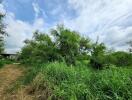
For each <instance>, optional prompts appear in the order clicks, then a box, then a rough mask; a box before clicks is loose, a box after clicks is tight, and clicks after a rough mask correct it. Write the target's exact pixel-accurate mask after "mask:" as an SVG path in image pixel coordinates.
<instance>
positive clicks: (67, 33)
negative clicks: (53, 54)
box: [51, 25, 81, 64]
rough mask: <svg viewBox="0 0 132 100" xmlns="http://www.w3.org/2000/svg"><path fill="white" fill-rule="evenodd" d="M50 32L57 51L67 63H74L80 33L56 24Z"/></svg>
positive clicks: (77, 52)
mask: <svg viewBox="0 0 132 100" xmlns="http://www.w3.org/2000/svg"><path fill="white" fill-rule="evenodd" d="M51 34H52V35H53V37H54V40H55V45H56V47H57V48H58V53H59V54H60V55H61V57H62V58H63V59H64V60H65V61H66V62H67V63H68V64H75V61H76V59H77V56H78V55H79V49H80V45H79V44H80V39H81V38H80V35H79V34H78V33H77V32H75V31H71V30H69V29H65V28H64V26H63V25H62V26H58V27H57V29H53V30H52V31H51Z"/></svg>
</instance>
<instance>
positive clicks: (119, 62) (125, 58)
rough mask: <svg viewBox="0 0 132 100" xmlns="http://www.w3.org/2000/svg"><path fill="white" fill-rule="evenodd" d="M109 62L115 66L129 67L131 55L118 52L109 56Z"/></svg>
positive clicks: (131, 61)
mask: <svg viewBox="0 0 132 100" xmlns="http://www.w3.org/2000/svg"><path fill="white" fill-rule="evenodd" d="M109 56H110V57H111V58H110V62H111V63H112V64H114V65H116V66H120V67H121V66H131V65H132V54H131V53H127V52H123V51H118V52H114V53H112V54H110V55H109Z"/></svg>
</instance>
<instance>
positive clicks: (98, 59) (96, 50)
mask: <svg viewBox="0 0 132 100" xmlns="http://www.w3.org/2000/svg"><path fill="white" fill-rule="evenodd" d="M105 51H106V47H105V45H104V43H100V44H99V43H98V42H96V43H94V44H93V47H92V50H91V59H90V64H91V66H92V67H94V68H96V69H102V68H103V67H104V66H105Z"/></svg>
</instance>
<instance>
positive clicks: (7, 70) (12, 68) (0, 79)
mask: <svg viewBox="0 0 132 100" xmlns="http://www.w3.org/2000/svg"><path fill="white" fill-rule="evenodd" d="M23 72H24V70H23V69H22V68H20V67H18V65H15V64H10V65H5V66H4V67H3V68H1V69H0V100H31V99H30V98H29V97H28V96H26V94H25V91H23V89H21V88H20V89H19V90H18V91H17V94H12V93H6V90H7V89H8V88H10V87H11V85H12V83H13V82H15V81H16V80H17V79H18V78H19V77H21V76H22V75H23Z"/></svg>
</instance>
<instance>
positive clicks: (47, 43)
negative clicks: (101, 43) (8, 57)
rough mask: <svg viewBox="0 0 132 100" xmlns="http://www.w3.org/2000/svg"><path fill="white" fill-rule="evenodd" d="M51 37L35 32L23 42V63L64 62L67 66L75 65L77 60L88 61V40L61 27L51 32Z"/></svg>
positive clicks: (21, 57) (21, 56)
mask: <svg viewBox="0 0 132 100" xmlns="http://www.w3.org/2000/svg"><path fill="white" fill-rule="evenodd" d="M51 35H52V38H51V36H50V35H47V34H44V33H40V32H38V31H36V32H35V33H34V35H33V38H32V40H26V41H25V43H26V45H25V46H24V47H23V48H22V52H21V55H20V59H21V60H22V61H23V62H25V63H26V62H28V63H43V62H53V61H65V62H66V63H67V64H69V65H70V64H73V65H75V63H76V60H77V59H81V58H82V59H83V58H85V59H88V55H87V53H88V50H87V49H90V44H89V42H90V40H89V39H87V38H85V39H84V38H81V36H80V35H79V34H78V33H77V32H74V31H70V30H68V29H65V28H64V27H63V26H58V28H57V29H54V30H52V31H51Z"/></svg>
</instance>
